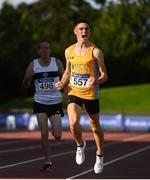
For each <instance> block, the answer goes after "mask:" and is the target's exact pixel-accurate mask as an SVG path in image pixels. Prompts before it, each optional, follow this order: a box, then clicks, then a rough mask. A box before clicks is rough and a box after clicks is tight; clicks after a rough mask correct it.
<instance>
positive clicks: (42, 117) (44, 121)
mask: <svg viewBox="0 0 150 180" xmlns="http://www.w3.org/2000/svg"><path fill="white" fill-rule="evenodd" d="M36 117H37V121H38V125H39V128H40V129H41V130H43V131H44V130H45V131H46V130H47V129H48V116H47V113H37V114H36Z"/></svg>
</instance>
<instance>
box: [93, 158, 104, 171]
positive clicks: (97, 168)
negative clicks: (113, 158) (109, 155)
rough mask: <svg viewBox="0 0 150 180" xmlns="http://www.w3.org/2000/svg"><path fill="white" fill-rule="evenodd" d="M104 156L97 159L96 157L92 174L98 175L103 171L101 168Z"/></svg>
mask: <svg viewBox="0 0 150 180" xmlns="http://www.w3.org/2000/svg"><path fill="white" fill-rule="evenodd" d="M103 162H104V156H102V157H99V156H97V155H96V162H95V165H94V172H95V173H96V174H98V173H101V172H102V171H103V168H104V163H103Z"/></svg>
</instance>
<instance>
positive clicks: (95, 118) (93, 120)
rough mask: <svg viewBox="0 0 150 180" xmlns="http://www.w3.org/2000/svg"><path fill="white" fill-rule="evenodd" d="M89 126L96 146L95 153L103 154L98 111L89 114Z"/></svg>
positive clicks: (102, 139)
mask: <svg viewBox="0 0 150 180" xmlns="http://www.w3.org/2000/svg"><path fill="white" fill-rule="evenodd" d="M89 120H90V126H91V130H92V132H93V136H94V139H95V143H96V146H97V154H98V155H102V154H103V143H104V135H103V132H102V129H101V126H100V123H99V113H97V114H94V115H93V114H92V115H89Z"/></svg>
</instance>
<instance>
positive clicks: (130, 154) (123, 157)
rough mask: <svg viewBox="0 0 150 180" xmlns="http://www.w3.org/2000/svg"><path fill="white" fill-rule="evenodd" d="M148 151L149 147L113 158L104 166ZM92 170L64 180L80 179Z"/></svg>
mask: <svg viewBox="0 0 150 180" xmlns="http://www.w3.org/2000/svg"><path fill="white" fill-rule="evenodd" d="M149 149H150V146H145V147H144V148H141V149H138V150H136V151H133V152H130V153H127V154H125V155H123V156H120V157H118V158H115V159H113V160H111V161H108V162H106V163H104V166H107V165H109V164H113V163H115V162H117V161H120V160H122V159H125V158H128V157H130V156H133V155H136V154H139V153H140V152H143V151H146V150H149ZM93 170H94V169H93V168H91V169H89V170H87V171H84V172H82V173H79V174H76V175H74V176H71V177H68V178H66V179H74V178H77V177H80V176H82V175H84V174H87V173H89V172H91V171H93Z"/></svg>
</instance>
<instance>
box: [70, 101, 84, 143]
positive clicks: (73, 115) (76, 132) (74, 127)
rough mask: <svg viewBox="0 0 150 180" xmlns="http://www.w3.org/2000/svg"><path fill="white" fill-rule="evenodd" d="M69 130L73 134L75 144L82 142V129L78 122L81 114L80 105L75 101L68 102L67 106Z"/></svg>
mask: <svg viewBox="0 0 150 180" xmlns="http://www.w3.org/2000/svg"><path fill="white" fill-rule="evenodd" d="M67 111H68V117H69V125H70V131H71V133H72V134H73V136H74V139H75V141H76V144H77V146H80V145H82V144H83V140H82V130H81V126H80V124H79V121H80V116H81V107H80V106H79V105H77V104H75V103H70V104H68V107H67Z"/></svg>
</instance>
